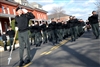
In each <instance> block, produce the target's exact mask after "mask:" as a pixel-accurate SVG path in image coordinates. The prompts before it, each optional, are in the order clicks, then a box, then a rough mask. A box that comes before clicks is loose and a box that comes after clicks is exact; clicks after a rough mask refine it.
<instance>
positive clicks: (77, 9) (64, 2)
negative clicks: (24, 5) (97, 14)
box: [28, 0, 96, 20]
mask: <svg viewBox="0 0 100 67" xmlns="http://www.w3.org/2000/svg"><path fill="white" fill-rule="evenodd" d="M28 1H29V2H37V3H39V4H41V5H42V6H43V9H44V10H46V11H48V14H50V12H51V10H52V8H53V7H56V6H62V7H64V10H65V11H66V14H68V15H73V16H76V17H77V18H80V19H83V20H86V19H87V18H88V16H89V14H91V12H92V11H93V10H96V6H95V4H94V3H95V2H96V0H28Z"/></svg>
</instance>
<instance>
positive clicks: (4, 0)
mask: <svg viewBox="0 0 100 67" xmlns="http://www.w3.org/2000/svg"><path fill="white" fill-rule="evenodd" d="M0 2H1V3H6V4H9V5H13V6H16V7H18V6H21V7H23V8H26V9H29V10H37V11H40V12H44V13H47V11H45V10H43V9H38V8H32V7H29V6H25V5H21V4H19V3H17V2H14V1H6V0H0Z"/></svg>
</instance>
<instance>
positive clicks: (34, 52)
mask: <svg viewBox="0 0 100 67" xmlns="http://www.w3.org/2000/svg"><path fill="white" fill-rule="evenodd" d="M38 49H39V48H33V49H31V51H30V53H31V60H32V59H33V58H34V56H35V54H36V51H37V50H38ZM24 57H26V55H24ZM26 59H27V57H26V58H25V60H24V61H26ZM18 63H19V61H17V62H16V63H15V64H14V65H13V66H12V67H15V66H16V65H17V64H18Z"/></svg>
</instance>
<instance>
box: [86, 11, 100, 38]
mask: <svg viewBox="0 0 100 67" xmlns="http://www.w3.org/2000/svg"><path fill="white" fill-rule="evenodd" d="M88 20H89V22H90V24H91V27H92V30H93V34H94V35H95V37H96V39H98V38H99V22H98V14H97V13H96V11H93V12H92V16H90V17H89V18H88Z"/></svg>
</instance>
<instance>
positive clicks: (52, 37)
mask: <svg viewBox="0 0 100 67" xmlns="http://www.w3.org/2000/svg"><path fill="white" fill-rule="evenodd" d="M48 28H49V33H48V37H49V41H51V42H52V43H53V45H54V44H55V43H57V35H56V21H55V19H54V18H52V19H51V23H50V24H49V25H48Z"/></svg>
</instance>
